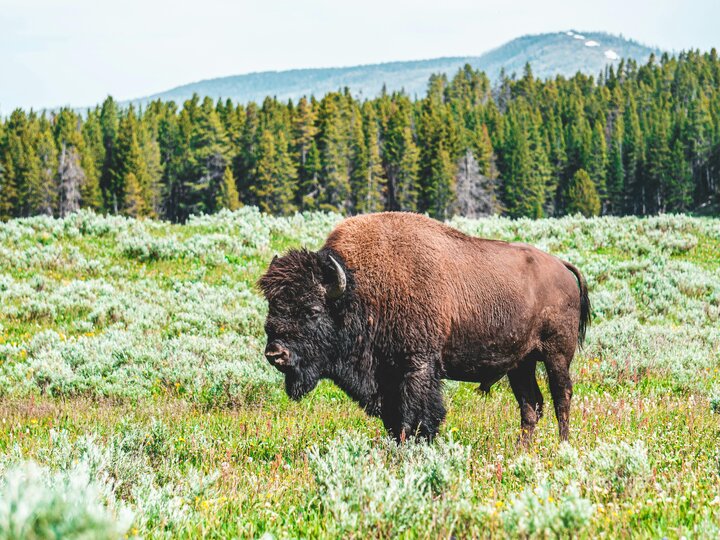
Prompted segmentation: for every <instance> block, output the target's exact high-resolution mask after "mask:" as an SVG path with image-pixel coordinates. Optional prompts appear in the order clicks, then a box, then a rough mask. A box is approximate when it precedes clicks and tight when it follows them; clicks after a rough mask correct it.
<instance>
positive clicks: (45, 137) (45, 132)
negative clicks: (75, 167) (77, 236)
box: [33, 122, 58, 216]
mask: <svg viewBox="0 0 720 540" xmlns="http://www.w3.org/2000/svg"><path fill="white" fill-rule="evenodd" d="M37 152H38V158H39V159H40V176H39V180H40V184H39V189H38V192H37V194H36V197H37V198H36V202H35V204H34V208H33V213H35V214H46V215H48V216H52V215H53V214H54V213H55V212H56V209H57V202H58V186H57V174H58V152H57V147H56V146H55V139H54V138H53V134H52V131H51V129H50V124H49V122H48V123H45V125H43V126H42V131H41V133H40V137H39V138H38V141H37Z"/></svg>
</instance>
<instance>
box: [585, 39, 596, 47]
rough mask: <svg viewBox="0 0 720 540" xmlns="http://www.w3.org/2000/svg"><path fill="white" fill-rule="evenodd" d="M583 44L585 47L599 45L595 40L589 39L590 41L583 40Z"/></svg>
mask: <svg viewBox="0 0 720 540" xmlns="http://www.w3.org/2000/svg"><path fill="white" fill-rule="evenodd" d="M585 46H586V47H599V46H600V44H599V43H598V42H597V41H594V40H592V39H591V40H590V41H586V42H585Z"/></svg>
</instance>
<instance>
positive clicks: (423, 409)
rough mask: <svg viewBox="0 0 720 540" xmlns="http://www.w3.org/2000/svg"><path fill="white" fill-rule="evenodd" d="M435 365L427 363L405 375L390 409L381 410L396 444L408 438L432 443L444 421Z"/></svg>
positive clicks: (443, 407) (392, 399)
mask: <svg viewBox="0 0 720 540" xmlns="http://www.w3.org/2000/svg"><path fill="white" fill-rule="evenodd" d="M434 366H435V364H434V363H432V364H431V363H429V365H422V366H421V367H418V368H414V369H411V370H409V371H407V372H405V373H404V374H403V375H402V376H401V378H400V380H399V385H398V388H397V389H396V391H395V395H394V396H392V397H391V398H390V400H389V403H388V405H389V407H387V408H385V407H384V409H385V410H384V411H383V412H384V414H383V422H384V423H385V426H386V428H387V429H388V431H389V432H390V433H391V434H392V435H393V436H394V437H395V439H396V440H397V441H398V442H402V441H404V440H405V439H407V438H409V437H419V438H422V439H425V440H427V441H431V440H432V439H433V438H434V437H435V435H437V432H438V429H439V428H440V424H441V423H442V421H443V420H444V419H445V406H444V405H443V400H442V392H441V390H440V378H439V377H438V376H437V374H436V373H435V368H434ZM391 392H392V391H391Z"/></svg>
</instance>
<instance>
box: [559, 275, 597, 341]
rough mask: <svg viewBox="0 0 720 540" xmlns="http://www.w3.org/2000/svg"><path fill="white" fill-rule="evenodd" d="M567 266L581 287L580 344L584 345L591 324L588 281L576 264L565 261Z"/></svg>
mask: <svg viewBox="0 0 720 540" xmlns="http://www.w3.org/2000/svg"><path fill="white" fill-rule="evenodd" d="M564 264H565V267H566V268H567V269H568V270H570V271H571V272H572V273H573V274H575V277H576V278H577V282H578V287H579V288H580V326H579V328H578V345H580V346H581V347H582V345H583V342H584V341H585V331H586V330H587V327H588V326H590V317H591V314H590V310H591V308H590V296H589V295H588V288H587V282H586V281H585V278H584V277H583V275H582V274H581V273H580V270H578V269H577V268H576V267H575V266H573V265H572V264H570V263H569V262H566V263H564Z"/></svg>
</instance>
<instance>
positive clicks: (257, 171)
mask: <svg viewBox="0 0 720 540" xmlns="http://www.w3.org/2000/svg"><path fill="white" fill-rule="evenodd" d="M719 203H720V61H719V60H718V56H717V53H716V51H715V50H714V49H713V50H712V51H711V52H710V53H706V54H701V53H699V52H694V51H693V52H686V53H681V54H680V55H678V56H677V57H669V56H667V55H665V56H663V57H662V58H660V59H656V58H654V57H652V58H650V60H649V61H648V63H647V64H645V65H638V64H637V63H636V62H634V61H627V62H625V61H623V62H621V63H619V64H618V65H617V66H616V67H615V68H613V67H608V68H607V69H606V70H605V72H604V73H602V74H600V75H599V77H597V78H594V77H591V76H586V75H583V74H577V75H575V76H574V77H572V78H569V79H566V78H563V77H557V78H555V79H550V80H546V81H542V80H538V79H536V78H535V77H534V76H533V74H532V71H531V69H530V67H529V66H527V67H526V69H525V72H524V73H523V75H522V77H519V78H518V77H507V76H503V77H502V78H501V80H500V82H499V83H498V84H497V85H496V86H495V87H493V86H491V84H490V81H489V79H488V78H487V76H486V75H485V74H484V73H482V72H479V71H475V70H473V69H472V68H471V67H470V66H466V67H465V68H463V69H461V70H460V71H459V72H458V73H457V74H456V75H455V76H454V77H453V78H452V79H451V80H449V79H448V78H447V77H446V76H444V75H438V76H433V77H431V78H430V81H429V84H428V90H427V94H426V96H425V97H423V98H422V99H418V100H412V99H411V98H410V97H409V96H407V95H405V94H404V93H401V92H396V93H392V94H389V93H387V92H383V93H382V94H381V95H380V96H379V97H377V98H375V99H371V100H358V99H356V98H354V97H353V96H352V95H351V93H350V92H349V91H348V90H347V89H346V90H345V91H344V92H333V93H329V94H327V95H325V96H323V97H322V98H321V99H316V98H314V97H311V98H309V99H308V98H302V99H300V100H299V101H298V102H297V103H293V102H288V103H283V102H279V101H277V100H276V99H273V98H266V99H265V100H264V102H263V103H262V104H260V105H258V104H255V103H249V104H236V103H233V102H231V101H229V100H228V101H218V102H214V101H213V100H212V99H210V98H205V99H203V100H201V99H200V98H199V97H198V96H194V97H193V98H192V99H190V100H187V101H186V102H185V103H184V104H183V105H182V107H181V108H179V107H178V105H177V104H175V103H173V102H161V101H154V102H152V103H149V104H148V105H147V106H146V107H144V108H143V109H141V110H140V109H137V108H134V107H132V106H128V107H121V106H119V104H118V103H117V102H115V101H114V100H113V99H112V98H110V97H108V98H107V99H106V100H105V102H104V103H103V104H102V105H101V106H98V107H96V108H94V109H92V110H89V111H88V112H87V113H85V114H79V113H77V112H75V111H73V110H71V109H62V110H59V111H56V112H52V113H47V112H43V113H37V112H33V111H30V112H24V111H22V110H16V111H14V112H12V114H10V116H9V117H7V118H5V119H3V120H0V218H2V219H10V218H14V217H22V216H30V215H36V214H48V215H56V216H64V215H67V214H68V213H70V212H73V211H75V210H77V209H79V208H92V209H94V210H96V211H98V212H107V213H113V214H115V213H117V214H125V215H129V216H135V217H160V218H164V219H169V220H172V221H183V220H185V219H187V217H188V216H190V215H192V214H197V213H212V212H215V211H217V210H219V209H222V208H229V209H235V208H237V207H238V206H240V205H241V204H253V205H257V206H259V207H260V208H261V209H262V210H263V211H266V212H270V213H273V214H288V213H292V212H295V211H297V210H331V211H337V212H341V213H343V214H356V213H363V212H374V211H380V210H409V211H420V212H427V213H429V214H430V215H431V216H434V217H437V218H441V219H442V218H446V217H449V216H451V215H453V214H461V215H466V216H471V217H472V216H479V215H487V214H494V213H501V214H505V215H509V216H512V217H521V216H528V217H533V218H539V217H543V216H557V215H563V214H567V213H576V212H580V213H582V214H585V215H597V214H614V215H624V214H635V215H648V214H655V213H660V212H686V211H697V210H705V211H708V212H717V208H718V204H719Z"/></svg>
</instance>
